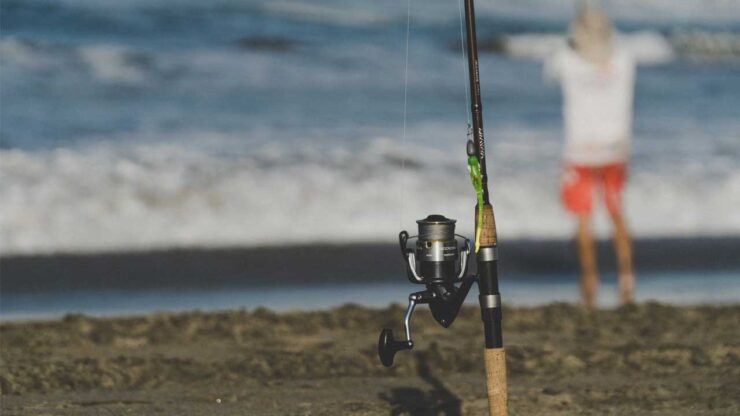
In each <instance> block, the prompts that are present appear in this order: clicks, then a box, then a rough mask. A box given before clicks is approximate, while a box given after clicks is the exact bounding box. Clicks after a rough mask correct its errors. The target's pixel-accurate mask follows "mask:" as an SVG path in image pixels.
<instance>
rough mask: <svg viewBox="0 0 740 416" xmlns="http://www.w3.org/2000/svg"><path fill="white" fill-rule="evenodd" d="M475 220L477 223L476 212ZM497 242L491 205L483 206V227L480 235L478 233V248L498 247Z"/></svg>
mask: <svg viewBox="0 0 740 416" xmlns="http://www.w3.org/2000/svg"><path fill="white" fill-rule="evenodd" d="M476 209H477V207H476ZM475 220H476V223H477V222H478V215H477V212H476V216H475ZM476 225H477V224H476ZM497 240H498V239H497V237H496V220H495V219H494V217H493V206H491V204H485V205H483V227H482V228H481V233H480V246H481V247H495V246H496V245H498V241H497Z"/></svg>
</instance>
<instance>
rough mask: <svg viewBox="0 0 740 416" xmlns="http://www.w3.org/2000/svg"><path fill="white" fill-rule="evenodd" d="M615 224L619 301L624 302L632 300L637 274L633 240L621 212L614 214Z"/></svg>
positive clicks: (613, 221) (613, 220)
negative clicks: (633, 267) (633, 262)
mask: <svg viewBox="0 0 740 416" xmlns="http://www.w3.org/2000/svg"><path fill="white" fill-rule="evenodd" d="M611 218H612V223H613V224H614V251H615V252H616V254H617V270H618V273H619V301H620V302H621V303H622V304H625V303H630V302H632V296H633V292H634V290H635V274H634V271H633V269H632V241H631V240H630V236H629V232H628V231H627V226H626V225H625V221H624V217H622V215H621V214H616V215H612V216H611Z"/></svg>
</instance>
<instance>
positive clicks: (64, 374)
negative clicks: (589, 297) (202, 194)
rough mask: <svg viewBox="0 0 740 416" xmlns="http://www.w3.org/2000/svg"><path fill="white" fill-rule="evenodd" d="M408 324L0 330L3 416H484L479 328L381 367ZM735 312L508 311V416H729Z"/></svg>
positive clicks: (433, 340) (121, 322) (193, 316)
mask: <svg viewBox="0 0 740 416" xmlns="http://www.w3.org/2000/svg"><path fill="white" fill-rule="evenodd" d="M402 312H403V311H402V308H401V307H400V306H393V307H390V308H386V309H382V310H376V309H368V308H363V307H358V306H351V305H348V306H345V307H342V308H338V309H333V310H329V311H316V312H292V313H281V314H277V313H274V312H272V311H269V310H266V309H256V310H250V311H246V310H241V311H225V312H215V313H203V312H191V313H184V314H164V313H162V314H154V315H148V316H142V317H126V318H105V319H103V318H90V317H85V316H81V315H69V316H66V317H65V318H64V319H62V320H58V321H46V322H9V323H3V324H2V326H0V334H1V338H0V348H1V352H2V361H1V363H0V366H1V368H0V369H1V370H2V371H1V375H0V382H1V383H0V387H1V388H2V406H1V410H2V412H1V413H2V414H3V415H52V414H53V415H101V414H110V415H119V414H120V415H123V414H136V415H155V414H170V415H174V414H179V415H215V414H218V415H245V414H249V415H276V414H277V415H282V414H289V415H388V414H390V415H426V414H433V415H478V414H485V409H486V398H485V388H484V384H485V382H484V375H483V371H482V369H481V333H480V332H481V326H480V324H479V318H478V312H477V310H476V309H475V308H466V309H464V310H463V311H462V312H461V316H460V317H459V318H458V321H457V322H456V323H455V324H454V325H453V326H452V328H450V329H448V330H444V329H443V328H441V327H439V326H437V325H436V324H435V323H434V321H433V320H432V319H431V317H430V315H429V314H428V312H427V310H426V309H425V308H423V309H421V310H420V311H419V314H418V316H417V317H416V320H415V322H414V328H413V330H414V337H415V341H416V345H417V346H416V348H415V349H414V350H413V351H412V352H410V353H399V355H398V356H397V358H396V364H395V366H394V367H393V368H391V369H386V368H384V367H382V366H381V365H380V363H379V362H378V360H377V357H376V342H377V341H376V340H377V335H378V332H379V330H380V328H382V327H383V326H387V325H390V326H392V327H394V328H395V329H396V330H397V331H398V330H400V329H401V328H400V324H401V317H402ZM739 322H740V306H739V305H734V306H721V307H709V306H707V307H673V306H665V305H659V304H640V305H634V306H628V307H624V308H620V309H610V310H598V311H596V312H592V313H590V312H588V311H586V310H584V309H582V308H580V307H578V306H572V305H566V304H553V305H549V306H544V307H536V308H506V309H505V329H504V330H505V342H506V345H507V350H508V369H509V384H510V387H509V393H510V409H511V413H510V414H511V415H572V414H593V415H604V414H615V415H617V414H620V415H624V414H662V415H736V414H738V413H739V412H740V401H739V400H738V397H740V324H739Z"/></svg>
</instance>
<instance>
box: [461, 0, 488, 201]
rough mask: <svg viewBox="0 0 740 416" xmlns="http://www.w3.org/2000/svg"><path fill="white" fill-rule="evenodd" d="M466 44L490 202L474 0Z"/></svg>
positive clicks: (469, 1) (468, 6)
mask: <svg viewBox="0 0 740 416" xmlns="http://www.w3.org/2000/svg"><path fill="white" fill-rule="evenodd" d="M465 26H466V41H467V42H466V46H467V48H466V49H467V54H468V74H469V76H468V78H469V80H470V110H471V117H472V119H473V120H472V122H473V126H472V127H473V143H475V152H476V154H477V156H478V161H479V162H480V172H481V176H482V177H483V202H484V203H486V204H488V202H489V199H488V173H487V171H486V144H485V140H484V137H483V105H482V104H481V93H480V75H479V71H478V44H477V39H476V35H475V7H474V5H473V0H465Z"/></svg>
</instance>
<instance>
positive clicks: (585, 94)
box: [545, 6, 635, 307]
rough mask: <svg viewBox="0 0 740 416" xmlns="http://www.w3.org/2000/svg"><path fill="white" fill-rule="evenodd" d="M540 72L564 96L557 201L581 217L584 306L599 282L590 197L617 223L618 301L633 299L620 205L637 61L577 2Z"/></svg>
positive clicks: (605, 21)
mask: <svg viewBox="0 0 740 416" xmlns="http://www.w3.org/2000/svg"><path fill="white" fill-rule="evenodd" d="M545 77H546V78H547V79H553V80H557V81H559V83H560V85H561V88H562V93H563V117H564V125H565V148H564V153H563V166H564V169H563V175H562V183H561V199H562V202H563V205H564V206H565V209H566V210H567V211H569V212H571V213H572V214H574V215H575V216H576V217H577V220H578V230H577V233H576V246H577V251H578V258H579V263H580V272H581V277H580V289H581V296H582V300H583V303H584V304H585V305H586V306H588V307H592V306H593V305H594V302H595V299H596V292H597V290H598V284H599V275H598V266H597V262H596V250H595V244H594V237H593V233H592V230H591V213H592V204H593V199H594V194H596V196H597V197H598V199H599V200H603V201H604V203H605V205H606V209H607V211H608V212H609V217H610V218H611V222H612V224H613V226H614V249H615V252H616V257H617V266H618V279H619V283H618V286H619V299H620V302H621V303H623V304H624V303H628V302H631V301H632V296H633V291H634V284H635V283H634V282H635V278H634V272H633V267H632V243H631V240H630V236H629V233H628V230H627V226H626V224H625V219H624V214H623V212H622V204H621V202H622V190H623V188H624V185H625V181H626V172H627V162H628V159H629V145H630V136H631V130H632V106H633V96H634V85H635V63H634V60H633V58H632V57H631V56H630V55H629V54H628V53H627V52H626V51H624V50H623V49H621V48H619V46H618V45H617V44H616V43H615V42H614V41H613V29H612V25H611V22H610V20H609V18H608V16H607V15H606V14H605V13H604V12H603V11H601V10H598V9H595V8H592V7H587V6H581V7H580V8H579V9H578V11H577V13H576V16H575V18H574V19H573V21H572V22H571V24H570V34H569V41H568V45H567V47H564V48H562V49H561V50H559V51H558V52H557V53H555V54H554V55H553V56H552V57H551V58H550V59H549V60H548V61H547V62H546V63H545Z"/></svg>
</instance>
